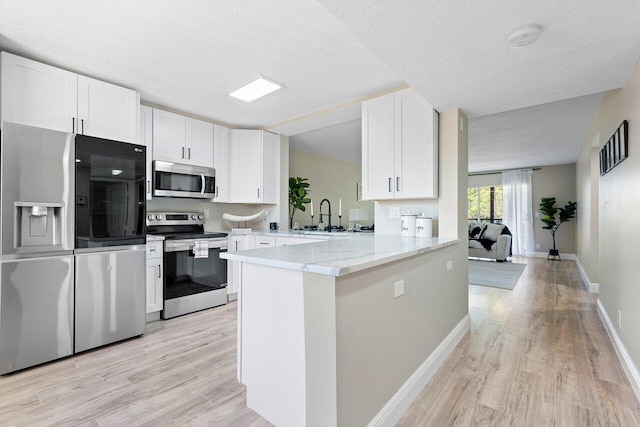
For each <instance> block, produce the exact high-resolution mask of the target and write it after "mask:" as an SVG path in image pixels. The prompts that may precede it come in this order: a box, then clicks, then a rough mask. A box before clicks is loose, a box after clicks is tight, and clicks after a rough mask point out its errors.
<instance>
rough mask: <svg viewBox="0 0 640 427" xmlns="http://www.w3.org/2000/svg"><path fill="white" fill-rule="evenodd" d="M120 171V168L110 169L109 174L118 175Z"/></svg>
mask: <svg viewBox="0 0 640 427" xmlns="http://www.w3.org/2000/svg"><path fill="white" fill-rule="evenodd" d="M121 173H122V171H121V170H120V169H111V175H113V176H118V175H120V174H121Z"/></svg>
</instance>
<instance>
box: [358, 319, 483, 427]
mask: <svg viewBox="0 0 640 427" xmlns="http://www.w3.org/2000/svg"><path fill="white" fill-rule="evenodd" d="M470 328H471V321H470V318H469V314H468V313H467V315H466V316H464V317H463V318H462V320H461V321H460V322H459V323H458V324H457V325H456V327H455V328H453V330H452V331H451V332H449V335H447V336H446V338H445V339H444V340H443V341H442V342H441V343H440V345H438V347H436V349H435V350H434V351H433V352H432V353H431V354H430V355H429V357H427V359H426V360H425V361H424V362H422V364H421V365H420V366H419V367H418V369H416V371H415V372H414V373H413V374H412V375H411V376H410V377H409V379H408V380H407V381H406V382H405V383H404V384H403V385H402V387H400V389H399V390H398V391H397V392H396V394H394V395H393V397H392V398H391V399H390V400H389V401H388V402H387V404H386V405H384V407H383V408H382V409H381V410H380V412H378V414H377V415H376V416H375V417H373V419H372V420H371V421H370V422H369V424H368V427H374V426H375V427H378V426H380V427H386V426H389V427H392V426H395V425H396V423H397V422H398V421H399V420H400V418H402V416H403V415H404V413H405V412H406V411H407V409H409V406H411V403H413V401H414V399H415V398H416V397H417V396H418V394H420V391H422V389H423V388H424V386H425V385H427V383H428V382H429V380H431V378H433V376H434V375H435V373H436V372H437V371H438V368H439V367H440V365H442V363H443V362H444V361H445V360H446V358H447V357H448V356H449V355H450V354H451V353H452V352H453V350H454V349H455V348H456V346H457V345H458V343H459V342H460V341H461V340H462V338H464V336H465V335H466V333H467V332H468V331H469V329H470Z"/></svg>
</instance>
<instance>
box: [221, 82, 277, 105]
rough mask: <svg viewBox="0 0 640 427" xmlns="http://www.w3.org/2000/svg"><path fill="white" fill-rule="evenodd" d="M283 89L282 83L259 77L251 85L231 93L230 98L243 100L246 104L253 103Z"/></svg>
mask: <svg viewBox="0 0 640 427" xmlns="http://www.w3.org/2000/svg"><path fill="white" fill-rule="evenodd" d="M281 88H282V85H281V84H280V83H277V82H275V81H273V80H270V79H267V78H266V77H263V76H258V77H256V78H255V79H253V80H251V81H250V82H249V83H246V84H244V85H242V86H241V87H239V88H238V89H235V90H233V91H231V92H229V96H233V97H234V98H238V99H241V100H242V101H245V102H252V101H255V100H256V99H258V98H262V97H263V96H265V95H268V94H270V93H272V92H275V91H276V90H278V89H281Z"/></svg>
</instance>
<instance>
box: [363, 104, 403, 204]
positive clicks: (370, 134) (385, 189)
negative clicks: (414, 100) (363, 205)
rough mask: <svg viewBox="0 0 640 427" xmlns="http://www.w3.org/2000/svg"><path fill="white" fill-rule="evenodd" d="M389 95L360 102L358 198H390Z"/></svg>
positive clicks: (392, 185)
mask: <svg viewBox="0 0 640 427" xmlns="http://www.w3.org/2000/svg"><path fill="white" fill-rule="evenodd" d="M394 100H395V96H394V94H393V93H390V94H388V95H384V96H381V97H378V98H374V99H371V100H368V101H365V102H363V103H362V198H363V199H364V200H384V199H393V197H394V192H395V191H394V189H395V183H394V182H393V181H394V179H395V173H394Z"/></svg>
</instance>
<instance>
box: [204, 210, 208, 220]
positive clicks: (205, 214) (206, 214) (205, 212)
mask: <svg viewBox="0 0 640 427" xmlns="http://www.w3.org/2000/svg"><path fill="white" fill-rule="evenodd" d="M204 217H205V218H209V209H205V210H204Z"/></svg>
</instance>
